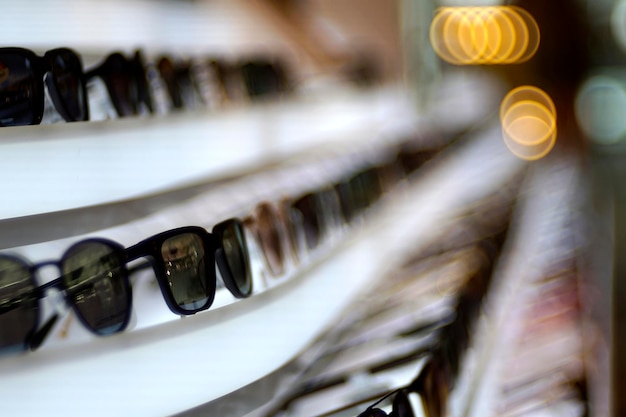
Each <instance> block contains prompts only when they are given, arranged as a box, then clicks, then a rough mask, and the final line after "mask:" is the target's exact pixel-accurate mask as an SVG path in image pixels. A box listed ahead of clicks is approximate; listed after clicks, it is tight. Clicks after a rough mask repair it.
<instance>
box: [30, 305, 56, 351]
mask: <svg viewBox="0 0 626 417" xmlns="http://www.w3.org/2000/svg"><path fill="white" fill-rule="evenodd" d="M58 319H59V315H58V314H56V313H55V314H54V315H53V316H52V317H50V318H49V319H48V321H46V323H45V324H44V325H43V326H41V327H40V328H39V329H37V331H36V332H35V333H34V334H33V336H32V337H31V338H30V340H29V341H28V344H29V347H30V350H37V349H38V348H39V346H41V344H42V343H43V341H44V340H45V339H46V337H48V334H49V333H50V330H52V328H53V327H54V325H55V324H56V322H57V320H58Z"/></svg>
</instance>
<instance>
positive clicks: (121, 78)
mask: <svg viewBox="0 0 626 417" xmlns="http://www.w3.org/2000/svg"><path fill="white" fill-rule="evenodd" d="M105 64H106V74H105V76H104V78H105V79H106V84H107V88H108V90H109V94H110V95H111V100H112V101H113V105H114V106H115V110H116V111H117V113H118V114H119V115H120V117H128V116H134V115H136V114H137V109H138V98H137V85H136V82H135V80H134V77H133V68H132V64H131V63H130V62H129V61H128V60H127V59H126V58H125V57H124V56H123V55H122V54H120V53H114V54H111V55H109V57H108V58H107V60H106V63H105Z"/></svg>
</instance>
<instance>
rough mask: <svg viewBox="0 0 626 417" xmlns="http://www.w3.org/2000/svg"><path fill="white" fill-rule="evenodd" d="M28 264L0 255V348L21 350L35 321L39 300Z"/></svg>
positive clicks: (35, 323) (37, 318) (32, 330)
mask: <svg viewBox="0 0 626 417" xmlns="http://www.w3.org/2000/svg"><path fill="white" fill-rule="evenodd" d="M35 288H36V286H35V283H34V281H33V278H32V275H31V273H30V270H29V267H28V265H26V264H25V263H24V262H22V261H20V260H19V259H16V258H11V257H6V256H2V257H0V351H2V352H5V351H9V350H23V349H25V347H26V342H27V341H28V339H29V338H30V336H31V334H32V333H33V332H34V331H35V329H36V328H37V323H38V320H39V300H38V297H36V296H35V291H36V290H35Z"/></svg>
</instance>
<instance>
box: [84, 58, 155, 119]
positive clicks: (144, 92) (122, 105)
mask: <svg viewBox="0 0 626 417" xmlns="http://www.w3.org/2000/svg"><path fill="white" fill-rule="evenodd" d="M95 77H98V78H100V79H101V80H102V81H103V82H104V85H105V86H106V89H107V92H108V94H109V97H110V99H111V102H112V104H113V107H114V108H115V112H116V113H117V115H118V116H119V117H129V116H136V115H139V114H141V113H142V108H145V111H146V112H148V113H152V112H153V111H154V105H153V101H152V96H151V94H150V87H149V85H148V80H147V77H146V69H145V65H144V62H143V56H142V54H141V51H139V50H137V51H135V54H134V55H133V57H132V58H131V59H129V58H127V57H126V56H124V55H123V54H122V53H121V52H113V53H111V54H109V55H108V56H107V57H106V58H105V59H104V61H103V62H102V63H101V64H99V65H98V66H96V67H95V68H91V69H89V70H87V72H86V73H85V79H86V80H87V82H89V81H91V80H92V79H93V78H95Z"/></svg>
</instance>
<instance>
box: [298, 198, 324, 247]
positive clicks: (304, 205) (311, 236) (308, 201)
mask: <svg viewBox="0 0 626 417" xmlns="http://www.w3.org/2000/svg"><path fill="white" fill-rule="evenodd" d="M293 208H294V209H296V210H298V211H299V212H300V213H301V214H302V225H303V227H304V236H305V239H306V244H307V247H308V248H309V249H314V248H316V247H317V246H318V245H319V243H320V239H321V232H322V228H321V224H320V218H319V212H318V211H319V210H318V205H317V197H316V195H315V194H306V195H304V196H302V197H300V198H299V199H297V200H296V201H294V202H293Z"/></svg>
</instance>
